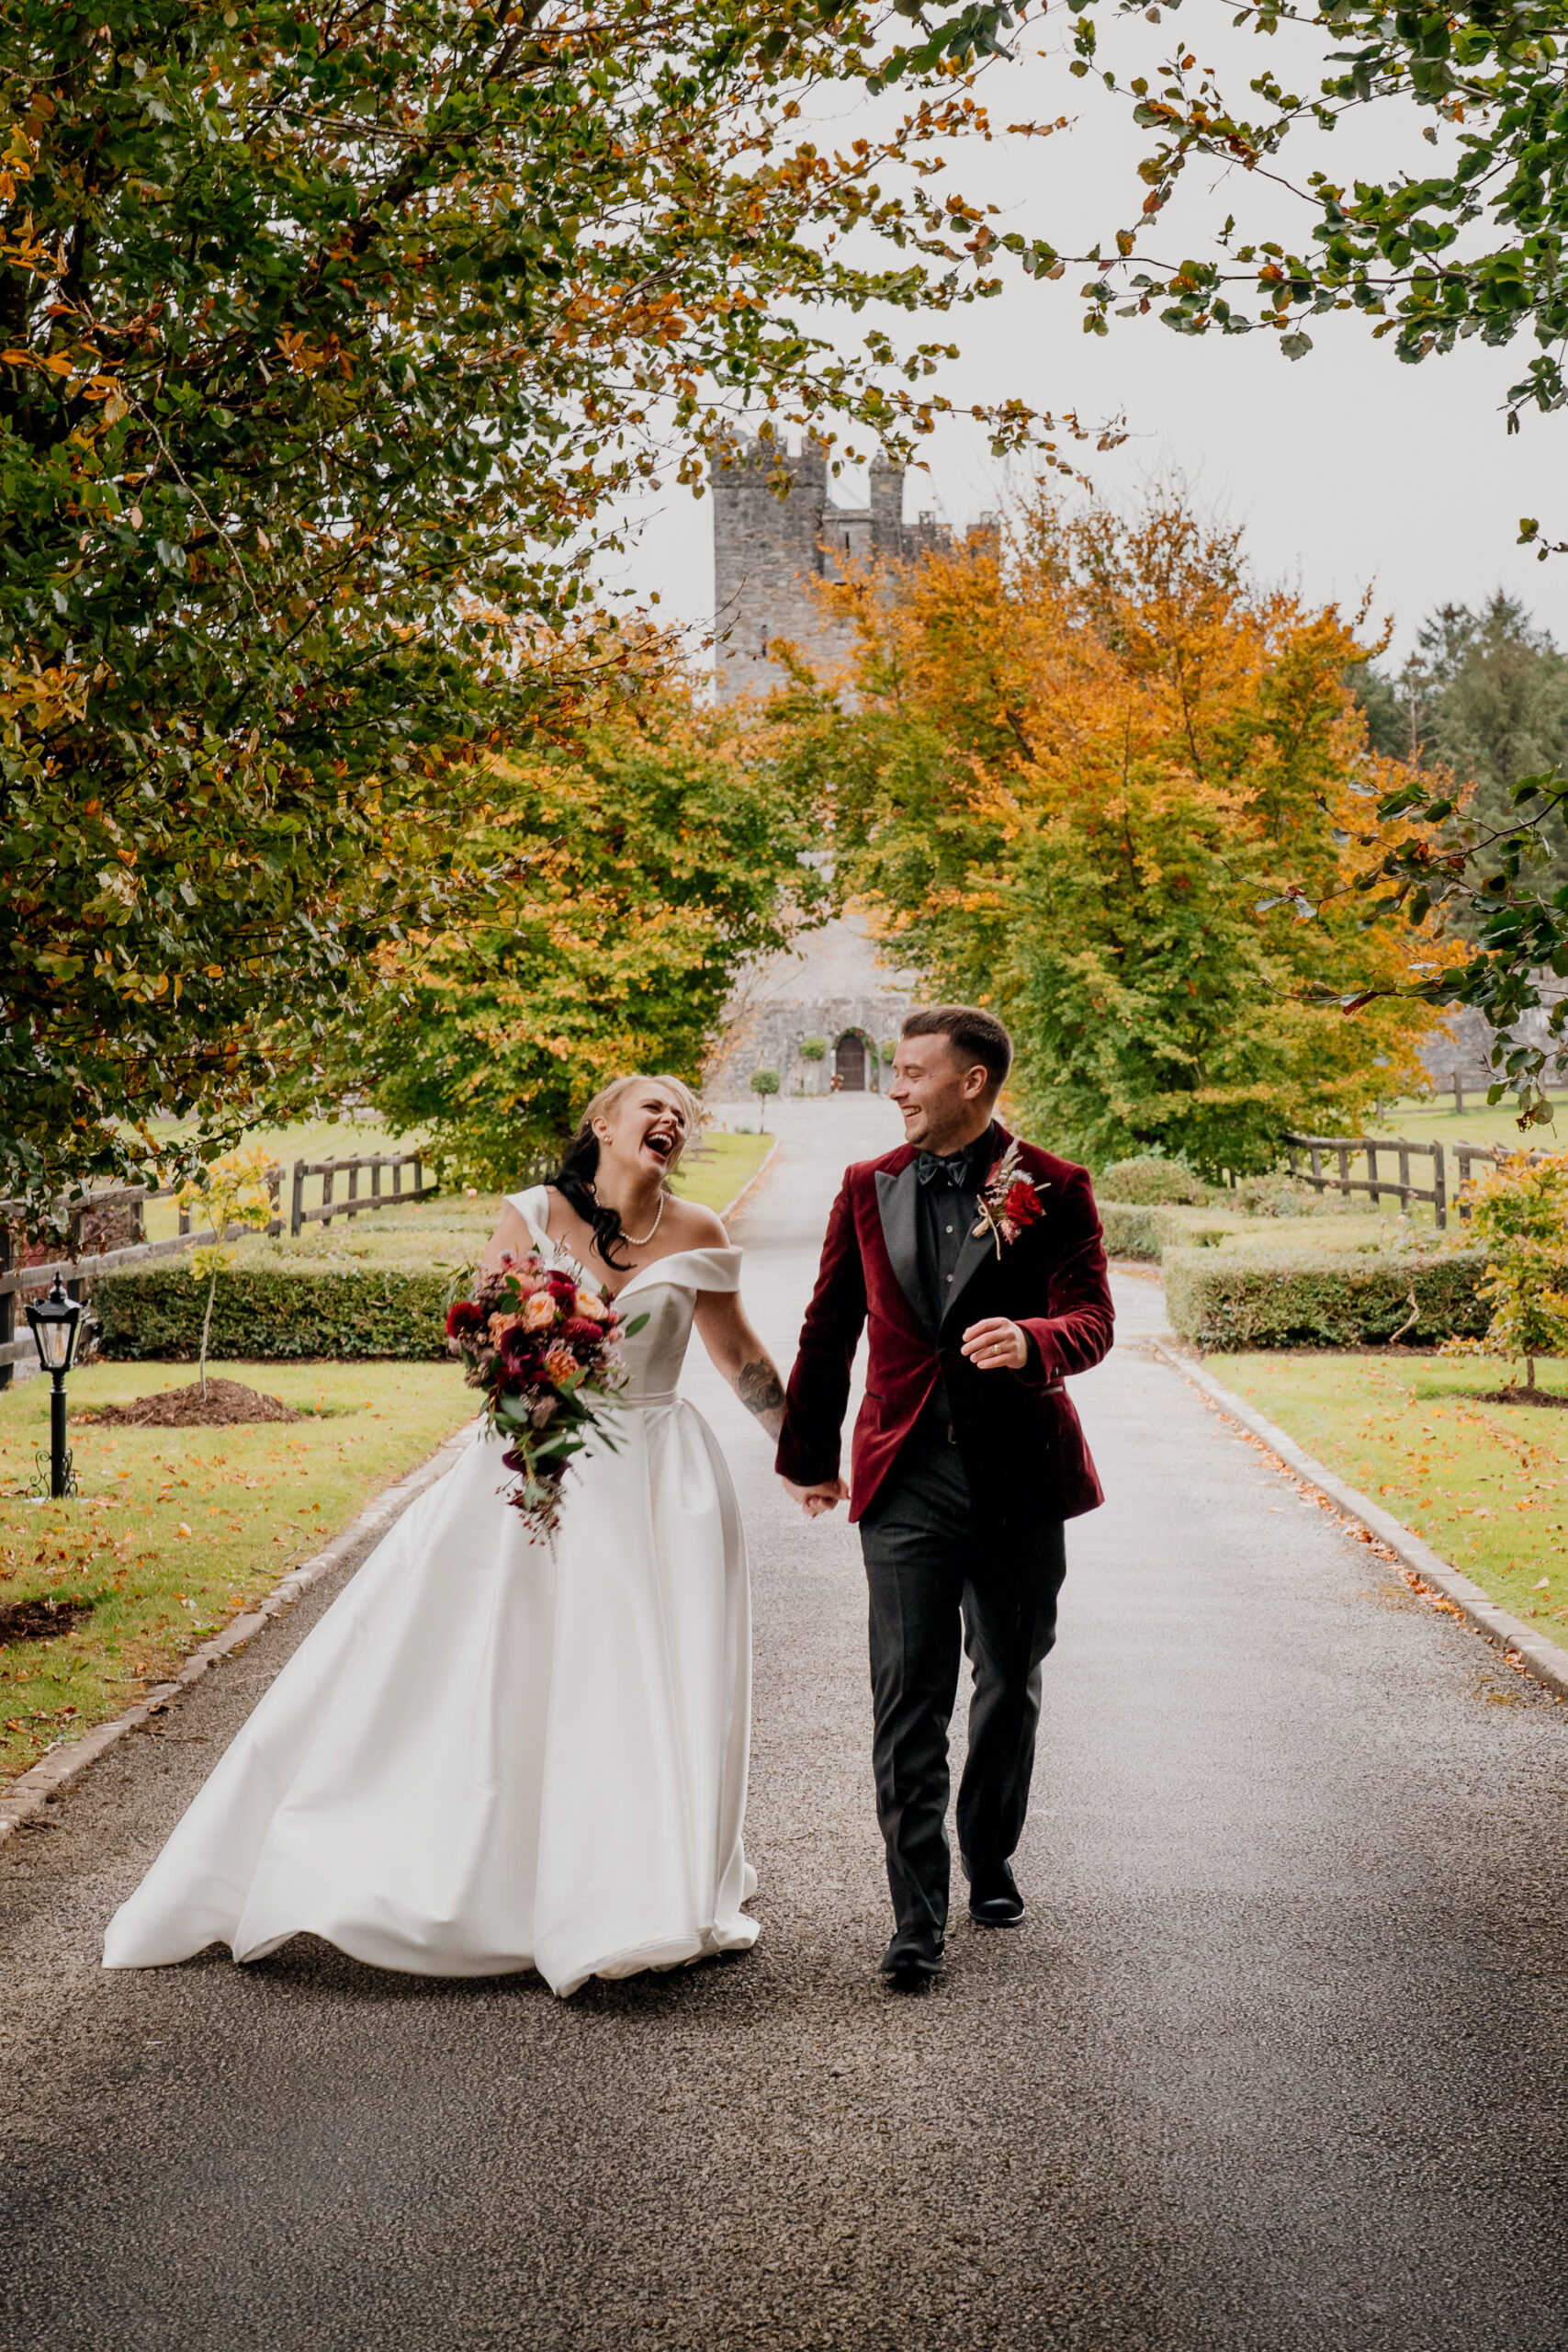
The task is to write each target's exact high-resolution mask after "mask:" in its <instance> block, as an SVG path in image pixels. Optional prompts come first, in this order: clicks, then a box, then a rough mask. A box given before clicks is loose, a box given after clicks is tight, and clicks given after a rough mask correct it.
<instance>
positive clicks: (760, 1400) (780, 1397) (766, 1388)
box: [735, 1356, 784, 1437]
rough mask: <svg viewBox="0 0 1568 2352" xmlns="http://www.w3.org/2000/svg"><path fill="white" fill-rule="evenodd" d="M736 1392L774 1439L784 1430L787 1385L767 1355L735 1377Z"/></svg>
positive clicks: (744, 1366) (743, 1367)
mask: <svg viewBox="0 0 1568 2352" xmlns="http://www.w3.org/2000/svg"><path fill="white" fill-rule="evenodd" d="M735 1393H736V1395H737V1396H738V1397H739V1399H740V1402H741V1403H742V1404H743V1405H744V1406H745V1408H746V1410H747V1411H748V1412H749V1413H755V1414H756V1416H757V1419H759V1420H760V1421H761V1424H762V1427H763V1428H764V1429H765V1430H767V1432H768V1435H769V1436H770V1437H777V1435H778V1433H779V1431H780V1430H781V1429H782V1428H783V1427H784V1383H783V1382H782V1381H781V1380H780V1378H779V1375H778V1373H777V1372H776V1370H775V1369H774V1367H773V1363H771V1362H770V1360H769V1359H768V1357H766V1356H759V1357H758V1358H757V1361H756V1363H746V1364H742V1365H741V1367H740V1370H739V1372H738V1373H737V1374H736V1375H735Z"/></svg>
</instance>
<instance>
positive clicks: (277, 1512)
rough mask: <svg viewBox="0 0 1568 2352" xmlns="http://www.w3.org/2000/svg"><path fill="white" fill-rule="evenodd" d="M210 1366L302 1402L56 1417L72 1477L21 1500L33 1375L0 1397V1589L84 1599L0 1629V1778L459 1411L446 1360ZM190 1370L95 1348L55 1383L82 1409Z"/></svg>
mask: <svg viewBox="0 0 1568 2352" xmlns="http://www.w3.org/2000/svg"><path fill="white" fill-rule="evenodd" d="M215 1369H217V1370H218V1371H220V1374H221V1375H222V1377H223V1378H225V1379H232V1380H242V1381H244V1382H246V1383H247V1384H248V1385H250V1386H252V1387H254V1388H260V1389H263V1390H265V1391H266V1392H267V1393H268V1394H270V1395H272V1396H276V1397H282V1398H283V1399H284V1401H285V1403H287V1404H289V1405H293V1406H295V1407H297V1408H299V1409H300V1410H301V1411H303V1412H305V1413H307V1414H308V1415H309V1419H305V1420H302V1421H270V1422H261V1423H258V1424H256V1425H254V1426H253V1427H248V1428H235V1429H189V1430H136V1429H103V1428H94V1427H93V1426H92V1425H91V1424H86V1425H84V1424H82V1423H80V1422H76V1423H73V1428H72V1432H71V1436H72V1444H73V1449H74V1453H75V1465H76V1476H77V1481H78V1484H79V1486H80V1487H81V1490H82V1491H81V1495H80V1497H79V1498H75V1499H73V1500H72V1501H69V1502H63V1503H53V1502H47V1501H44V1502H39V1501H38V1500H36V1499H32V1497H33V1496H34V1495H36V1491H37V1487H38V1484H39V1479H38V1474H37V1456H38V1454H39V1450H40V1448H41V1449H42V1450H43V1452H44V1454H45V1457H46V1461H47V1454H48V1447H49V1396H50V1384H49V1382H48V1381H47V1380H42V1379H37V1380H29V1381H27V1382H25V1383H23V1384H22V1385H20V1386H18V1387H16V1388H13V1389H10V1390H8V1391H6V1394H5V1395H3V1396H0V1603H10V1602H13V1601H18V1600H33V1599H35V1598H40V1597H46V1596H47V1597H50V1598H52V1599H54V1600H66V1599H85V1600H91V1601H92V1603H93V1609H92V1613H91V1615H90V1616H87V1617H85V1618H84V1619H82V1620H81V1621H80V1622H79V1623H77V1625H76V1627H75V1628H74V1629H73V1631H72V1632H70V1633H68V1634H60V1635H57V1636H56V1637H55V1638H54V1639H52V1640H50V1641H22V1642H13V1643H11V1644H9V1645H0V1785H3V1784H4V1782H5V1781H6V1780H7V1779H9V1778H11V1777H13V1776H14V1775H15V1774H16V1773H17V1772H19V1771H23V1770H26V1768H27V1767H28V1765H29V1764H32V1763H34V1762H36V1761H37V1759H38V1758H39V1756H41V1755H42V1754H43V1752H44V1750H45V1749H46V1748H48V1747H53V1746H54V1745H55V1744H56V1743H57V1742H58V1741H60V1740H61V1739H62V1738H69V1737H71V1736H73V1735H74V1734H76V1733H80V1732H83V1731H86V1730H88V1729H89V1728H90V1727H91V1726H92V1725H93V1724H96V1723H101V1722H103V1721H104V1719H105V1718H106V1717H107V1716H109V1715H115V1714H118V1713H119V1712H120V1711H121V1709H122V1708H125V1707H128V1706H130V1705H131V1704H132V1703H133V1702H134V1701H135V1700H136V1699H137V1698H138V1697H139V1696H140V1695H141V1691H143V1690H144V1689H145V1688H146V1687H147V1686H148V1685H149V1684H152V1683H155V1682H158V1681H162V1680H164V1679H166V1678H167V1677H168V1675H169V1674H170V1672H171V1671H172V1670H173V1669H174V1668H175V1667H177V1665H178V1664H179V1662H180V1660H181V1659H182V1658H183V1657H186V1655H187V1654H188V1653H189V1652H190V1651H191V1650H193V1649H195V1648H197V1646H198V1645H200V1643H202V1642H203V1641H205V1640H206V1639H207V1638H208V1637H209V1635H210V1634H213V1633H215V1632H216V1631H217V1630H218V1628H219V1627H220V1626H221V1625H222V1624H224V1623H226V1622H227V1620H228V1619H229V1618H230V1617H231V1616H232V1615H234V1614H236V1613H237V1612H238V1611H241V1610H243V1609H245V1608H247V1607H250V1606H252V1605H253V1604H254V1602H255V1601H256V1600H260V1599H261V1598H262V1597H263V1596H265V1594H266V1593H267V1592H269V1591H270V1590H271V1589H272V1588H273V1586H274V1585H275V1584H276V1582H277V1580H278V1578H279V1577H281V1576H282V1575H283V1574H284V1573H285V1572H286V1571H287V1570H288V1569H289V1568H291V1567H293V1566H296V1565H297V1564H298V1562H299V1561H300V1560H302V1559H308V1558H309V1557H310V1555H311V1554H313V1553H315V1552H318V1551H320V1549H321V1545H322V1544H324V1543H325V1542H326V1541H327V1540H328V1538H329V1537H331V1536H333V1535H334V1534H336V1533H337V1532H339V1531H340V1530H341V1529H342V1528H343V1527H344V1526H346V1525H347V1524H348V1522H349V1521H351V1520H352V1519H353V1518H354V1517H355V1515H356V1513H357V1512H358V1511H360V1510H362V1509H363V1508H364V1506H365V1504H366V1503H367V1502H368V1501H369V1500H370V1498H371V1497H372V1496H374V1495H376V1494H378V1493H379V1492H380V1491H381V1489H382V1488H383V1487H389V1486H390V1485H392V1484H393V1483H394V1481H395V1480H396V1479H398V1478H400V1477H401V1476H403V1474H404V1473H405V1472H406V1471H408V1470H411V1469H412V1468H413V1467H414V1465H415V1464H417V1463H419V1462H421V1461H423V1459H424V1457H425V1456H426V1455H427V1454H429V1453H433V1452H434V1449H435V1447H436V1446H437V1445H439V1444H440V1443H441V1442H442V1440H443V1439H444V1438H446V1437H449V1436H450V1435H451V1434H452V1432H453V1431H454V1430H457V1429H458V1428H460V1427H461V1426H462V1424H463V1423H464V1422H465V1421H468V1420H471V1419H473V1414H474V1402H475V1400H474V1398H473V1397H472V1396H471V1395H470V1394H469V1392H468V1390H467V1389H466V1388H465V1387H464V1386H463V1385H462V1381H461V1378H460V1376H459V1374H458V1371H457V1366H456V1365H453V1364H434V1363H428V1364H427V1363H388V1364H379V1363H363V1364H331V1363H304V1364H299V1363H267V1364H239V1363H235V1364H229V1363H225V1364H223V1365H221V1366H219V1367H215ZM190 1378H191V1372H190V1368H189V1367H188V1366H184V1365H179V1366H175V1365H167V1366H165V1365H162V1364H145V1363H141V1364H137V1363H130V1364H95V1365H91V1366H88V1367H86V1368H85V1369H84V1370H82V1371H80V1372H77V1373H74V1374H73V1375H72V1377H71V1382H70V1391H69V1393H70V1397H71V1401H72V1405H73V1408H82V1407H85V1406H88V1405H93V1404H106V1403H108V1402H110V1401H111V1400H116V1399H122V1398H127V1397H142V1396H147V1395H151V1394H153V1393H155V1392H156V1391H158V1390H159V1389H163V1388H173V1387H179V1386H183V1385H185V1384H186V1382H187V1381H188V1380H189V1379H190ZM43 1483H44V1484H45V1485H47V1477H46V1478H45V1480H44V1482H43Z"/></svg>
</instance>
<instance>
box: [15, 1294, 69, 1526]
mask: <svg viewBox="0 0 1568 2352" xmlns="http://www.w3.org/2000/svg"><path fill="white" fill-rule="evenodd" d="M81 1321H82V1309H81V1307H80V1306H78V1304H77V1302H76V1301H75V1299H73V1298H67V1297H66V1295H65V1286H64V1284H63V1283H62V1281H61V1279H60V1276H59V1275H58V1274H56V1275H55V1277H54V1287H53V1289H52V1290H51V1292H50V1294H49V1296H48V1297H47V1298H40V1299H38V1300H31V1299H29V1300H28V1323H29V1324H30V1326H31V1327H32V1335H33V1345H34V1347H35V1348H37V1350H38V1360H39V1363H40V1364H41V1365H42V1366H43V1368H44V1370H45V1372H47V1373H48V1374H49V1375H50V1377H51V1380H52V1381H53V1383H54V1394H53V1396H52V1397H51V1398H50V1400H49V1491H50V1493H51V1496H52V1497H53V1498H54V1500H55V1501H56V1502H58V1501H59V1500H60V1498H61V1497H62V1495H64V1494H67V1493H69V1491H70V1487H71V1451H70V1448H69V1447H68V1446H67V1444H66V1442H65V1375H66V1374H67V1373H68V1372H69V1371H70V1369H71V1363H72V1359H73V1356H74V1355H75V1353H76V1333H77V1329H78V1328H79V1326H80V1324H81Z"/></svg>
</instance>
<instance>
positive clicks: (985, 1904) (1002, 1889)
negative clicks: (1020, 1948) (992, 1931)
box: [969, 1862, 1023, 1928]
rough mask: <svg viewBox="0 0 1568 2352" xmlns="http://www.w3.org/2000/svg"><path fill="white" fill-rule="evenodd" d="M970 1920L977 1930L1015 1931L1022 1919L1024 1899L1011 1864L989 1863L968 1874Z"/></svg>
mask: <svg viewBox="0 0 1568 2352" xmlns="http://www.w3.org/2000/svg"><path fill="white" fill-rule="evenodd" d="M969 1917H971V1918H972V1919H973V1920H974V1922H975V1924H976V1927H977V1928H1016V1927H1018V1926H1020V1925H1021V1921H1022V1918H1023V1897H1022V1895H1021V1894H1020V1893H1019V1891H1018V1884H1017V1882H1016V1880H1015V1879H1014V1877H1013V1874H1012V1864H1011V1863H1010V1862H989V1863H987V1865H986V1867H985V1869H984V1870H976V1871H970V1873H969Z"/></svg>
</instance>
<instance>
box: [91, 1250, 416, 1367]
mask: <svg viewBox="0 0 1568 2352" xmlns="http://www.w3.org/2000/svg"><path fill="white" fill-rule="evenodd" d="M448 1279H449V1277H448V1275H447V1273H446V1272H429V1271H427V1270H424V1269H415V1268H409V1267H402V1266H323V1265H321V1263H320V1261H318V1262H317V1263H316V1264H314V1265H300V1266H246V1265H243V1264H241V1265H239V1266H236V1267H235V1268H234V1269H233V1270H232V1271H231V1272H229V1273H226V1274H220V1275H219V1277H218V1295H217V1297H216V1298H215V1300H214V1301H213V1306H212V1337H211V1340H210V1341H209V1347H208V1352H209V1355H212V1356H217V1357H227V1358H236V1359H238V1360H239V1361H241V1362H243V1363H267V1362H269V1361H271V1360H274V1359H276V1360H283V1359H287V1358H289V1357H295V1356H325V1357H331V1358H336V1359H338V1360H340V1361H342V1360H344V1359H347V1358H350V1357H364V1356H400V1357H403V1358H407V1359H412V1361H415V1362H424V1361H427V1360H430V1359H434V1358H435V1357H438V1356H444V1355H445V1354H446V1329H445V1325H446V1289H447V1282H448ZM92 1304H93V1311H94V1313H95V1314H96V1317H97V1318H98V1324H99V1329H100V1338H99V1342H98V1344H99V1347H100V1349H101V1351H102V1352H103V1353H104V1354H105V1355H106V1356H112V1357H116V1358H139V1357H167V1358H171V1359H173V1360H174V1361H175V1363H185V1362H186V1361H194V1360H195V1358H196V1356H197V1353H198V1352H199V1350H200V1346H201V1317H202V1314H203V1312H204V1310H205V1308H206V1305H207V1284H206V1283H197V1282H193V1281H192V1280H191V1278H190V1275H189V1274H188V1273H187V1272H186V1270H185V1268H184V1266H183V1265H182V1263H181V1262H180V1261H178V1260H177V1259H164V1260H162V1261H159V1260H154V1261H152V1262H151V1263H149V1264H145V1265H141V1266H127V1267H124V1268H122V1269H121V1270H119V1271H118V1272H114V1273H108V1274H103V1275H101V1276H100V1277H99V1279H98V1280H97V1281H96V1283H94V1285H93V1293H92Z"/></svg>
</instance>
